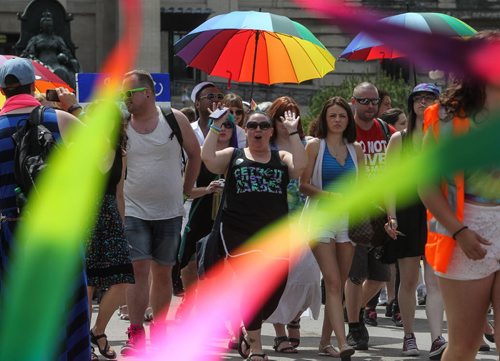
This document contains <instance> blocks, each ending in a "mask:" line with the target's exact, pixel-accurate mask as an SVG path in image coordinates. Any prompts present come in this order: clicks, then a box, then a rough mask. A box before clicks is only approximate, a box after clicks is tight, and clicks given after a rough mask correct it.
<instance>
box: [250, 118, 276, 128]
mask: <svg viewBox="0 0 500 361" xmlns="http://www.w3.org/2000/svg"><path fill="white" fill-rule="evenodd" d="M246 127H247V129H257V127H259V128H260V130H267V129H269V128H271V127H272V125H271V123H269V122H255V121H253V120H251V121H249V122H247V124H246Z"/></svg>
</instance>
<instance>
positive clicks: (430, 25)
mask: <svg viewBox="0 0 500 361" xmlns="http://www.w3.org/2000/svg"><path fill="white" fill-rule="evenodd" d="M380 21H381V22H385V23H389V24H392V25H398V26H401V27H404V28H408V29H412V30H417V31H421V32H425V33H430V34H441V35H445V36H450V37H458V38H468V37H470V36H472V35H474V34H475V33H476V30H474V29H473V28H472V27H471V26H469V25H467V24H466V23H464V22H463V21H462V20H459V19H457V18H454V17H453V16H449V15H446V14H440V13H413V12H410V13H404V14H399V15H394V16H389V17H386V18H383V19H380ZM404 56H405V55H404V54H401V53H399V52H398V51H396V50H394V49H392V48H390V47H388V46H385V45H384V44H383V43H382V42H381V41H380V40H377V39H375V38H373V37H371V36H369V35H368V34H366V33H363V32H362V33H359V34H358V35H356V37H355V38H354V39H353V40H352V41H351V42H350V43H349V45H347V47H346V48H345V50H344V51H343V52H342V54H340V58H343V59H347V60H365V61H367V60H376V59H395V58H400V57H404Z"/></svg>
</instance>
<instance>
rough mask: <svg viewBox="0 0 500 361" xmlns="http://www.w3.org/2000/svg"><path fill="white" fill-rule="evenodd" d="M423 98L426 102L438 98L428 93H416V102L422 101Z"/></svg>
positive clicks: (414, 98) (414, 99)
mask: <svg viewBox="0 0 500 361" xmlns="http://www.w3.org/2000/svg"><path fill="white" fill-rule="evenodd" d="M422 100H425V102H433V101H435V100H436V97H435V96H434V95H430V94H426V95H415V96H414V97H413V101H414V102H416V103H421V102H422Z"/></svg>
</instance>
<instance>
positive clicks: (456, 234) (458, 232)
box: [451, 226, 469, 241]
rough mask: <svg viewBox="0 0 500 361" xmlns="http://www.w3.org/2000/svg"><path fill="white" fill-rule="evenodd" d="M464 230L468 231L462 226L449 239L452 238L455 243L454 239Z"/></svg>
mask: <svg viewBox="0 0 500 361" xmlns="http://www.w3.org/2000/svg"><path fill="white" fill-rule="evenodd" d="M466 229H469V227H467V226H463V227H462V228H460V229H459V230H458V231H456V232H455V233H453V236H451V238H453V239H454V240H455V241H456V240H457V238H456V237H457V236H458V235H459V234H460V232H462V231H465V230H466Z"/></svg>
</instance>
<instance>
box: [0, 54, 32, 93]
mask: <svg viewBox="0 0 500 361" xmlns="http://www.w3.org/2000/svg"><path fill="white" fill-rule="evenodd" d="M7 75H12V76H15V77H16V78H17V80H18V81H19V84H20V85H26V84H31V83H34V82H35V70H34V68H33V65H32V64H31V61H30V60H28V59H24V58H12V59H9V60H7V61H6V62H5V63H3V65H2V66H1V67H0V88H6V87H7V85H6V84H5V78H6V77H7Z"/></svg>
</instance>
